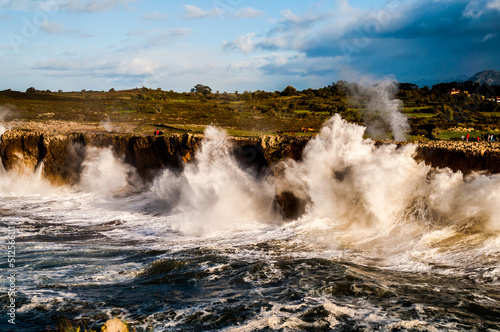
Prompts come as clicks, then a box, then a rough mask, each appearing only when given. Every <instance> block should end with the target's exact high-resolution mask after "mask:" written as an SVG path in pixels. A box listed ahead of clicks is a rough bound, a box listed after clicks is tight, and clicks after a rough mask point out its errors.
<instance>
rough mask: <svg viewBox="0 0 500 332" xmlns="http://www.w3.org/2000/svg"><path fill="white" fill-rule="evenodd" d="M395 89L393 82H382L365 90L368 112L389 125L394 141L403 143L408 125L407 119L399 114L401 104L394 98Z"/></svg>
mask: <svg viewBox="0 0 500 332" xmlns="http://www.w3.org/2000/svg"><path fill="white" fill-rule="evenodd" d="M397 89H398V88H397V85H396V83H395V82H393V81H383V82H380V83H378V84H377V85H375V86H371V87H368V88H366V93H367V95H368V96H369V102H368V110H369V111H370V112H378V113H380V114H381V116H382V118H383V119H385V121H387V122H388V123H389V125H390V127H391V131H392V134H393V136H394V139H395V140H396V141H405V140H406V133H407V132H408V131H410V125H409V123H408V119H407V118H406V117H405V116H404V115H403V114H402V113H401V109H402V108H403V102H402V101H401V100H399V99H397V98H394V96H395V95H396V93H397Z"/></svg>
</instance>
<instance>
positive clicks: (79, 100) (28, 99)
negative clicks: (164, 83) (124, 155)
mask: <svg viewBox="0 0 500 332" xmlns="http://www.w3.org/2000/svg"><path fill="white" fill-rule="evenodd" d="M252 98H254V97H249V96H248V94H247V95H246V96H243V95H242V94H238V95H236V94H220V95H216V94H212V95H207V96H202V95H200V94H196V93H177V92H173V91H168V92H167V91H161V90H152V89H130V90H123V91H112V92H92V91H86V92H61V93H50V92H36V93H22V92H16V91H10V90H6V91H0V107H2V110H4V111H5V110H8V111H7V112H4V111H2V112H1V113H2V114H0V115H3V118H4V121H13V120H22V121H36V122H41V123H44V122H45V121H53V120H59V121H71V122H75V123H77V124H81V125H85V124H92V125H94V126H96V127H97V126H99V125H100V123H101V122H102V123H104V122H106V123H109V124H110V125H112V126H113V128H115V129H114V130H115V131H123V133H134V134H135V135H151V134H152V133H153V131H154V130H162V131H163V132H164V133H166V134H167V133H187V132H189V133H195V134H202V133H203V132H204V129H205V127H206V126H209V125H212V126H216V127H219V128H222V129H225V130H227V132H228V134H229V135H232V136H258V135H263V134H276V133H284V134H290V133H293V134H295V135H313V134H314V133H315V132H318V131H319V129H320V128H321V127H322V125H323V123H324V122H325V121H326V120H327V119H328V118H329V117H330V112H329V111H324V110H328V109H331V110H336V109H338V110H339V111H340V112H342V113H341V115H342V116H344V117H345V118H346V119H348V120H349V121H354V122H356V123H360V124H363V122H364V121H370V120H375V121H382V120H383V119H382V115H381V114H372V113H370V114H367V113H366V111H364V110H363V109H361V108H360V107H361V106H362V105H361V106H356V105H351V107H349V108H347V110H346V109H345V108H344V110H342V108H341V107H340V106H345V105H348V102H347V99H346V98H345V96H343V97H336V96H333V97H332V96H326V97H318V96H314V95H309V96H307V95H305V94H300V95H298V96H287V97H283V96H279V95H278V96H276V95H275V96H274V97H273V96H267V97H265V98H261V99H258V98H256V97H255V99H252ZM292 103H293V104H292ZM361 104H363V103H361ZM408 105H410V104H407V107H404V109H403V112H404V114H405V115H406V116H407V117H408V118H409V122H410V125H411V126H412V129H415V128H418V126H421V125H425V124H427V123H429V124H431V123H432V124H436V125H437V126H438V127H439V126H440V125H442V124H443V127H444V126H446V127H449V125H450V124H449V123H444V122H442V120H441V119H439V118H437V116H436V114H434V113H426V112H425V111H427V109H428V108H429V107H430V106H420V105H418V104H417V105H415V104H411V106H408ZM318 107H321V108H318ZM290 109H294V111H290ZM313 109H322V110H323V111H313ZM422 110H423V111H422ZM470 116H471V117H473V116H474V117H475V118H474V119H468V120H467V121H472V120H474V121H475V123H478V124H481V125H483V127H484V126H486V125H488V126H491V128H497V127H499V124H498V122H500V121H499V118H500V112H492V113H481V114H480V113H476V114H473V115H470ZM460 121H463V122H465V120H460ZM382 122H383V121H382ZM100 126H101V127H97V128H102V125H100ZM122 128H123V129H122ZM302 128H311V129H313V132H306V133H303V131H302ZM479 128H481V127H479ZM99 130H101V129H96V132H99ZM82 131H83V129H82ZM102 131H103V132H104V128H102ZM440 135H441V136H439V137H440V138H447V137H448V138H456V137H457V135H458V137H460V136H461V134H455V133H446V132H442V133H440Z"/></svg>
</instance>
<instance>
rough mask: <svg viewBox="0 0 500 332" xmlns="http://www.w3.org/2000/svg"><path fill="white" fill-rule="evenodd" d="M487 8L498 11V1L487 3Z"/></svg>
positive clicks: (499, 9)
mask: <svg viewBox="0 0 500 332" xmlns="http://www.w3.org/2000/svg"><path fill="white" fill-rule="evenodd" d="M488 8H489V9H496V10H498V11H500V0H491V1H490V2H489V3H488Z"/></svg>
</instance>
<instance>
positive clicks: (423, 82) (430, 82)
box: [414, 75, 468, 88]
mask: <svg viewBox="0 0 500 332" xmlns="http://www.w3.org/2000/svg"><path fill="white" fill-rule="evenodd" d="M467 78H468V76H467V75H458V76H455V77H449V78H446V79H421V80H418V81H415V82H414V83H415V84H416V85H418V86H419V87H421V88H422V87H424V86H428V87H432V86H433V85H434V84H438V83H448V82H465V81H467Z"/></svg>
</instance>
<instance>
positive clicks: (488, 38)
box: [0, 0, 500, 92]
mask: <svg viewBox="0 0 500 332" xmlns="http://www.w3.org/2000/svg"><path fill="white" fill-rule="evenodd" d="M0 27H1V31H2V32H3V33H2V34H1V36H0V56H1V59H2V61H1V63H0V71H1V74H0V75H1V80H0V89H8V88H12V89H15V90H21V91H24V90H25V89H27V88H28V87H30V86H33V87H35V88H37V89H50V90H59V89H62V90H64V91H72V90H75V91H79V90H81V89H87V90H109V89H110V88H115V89H126V88H134V87H142V86H146V87H150V88H158V87H160V88H162V89H164V90H174V91H189V90H190V89H191V88H192V87H193V86H194V85H196V84H198V83H201V84H205V85H208V86H210V87H211V88H212V89H213V90H214V91H216V90H219V91H228V92H233V91H235V90H238V91H245V90H250V91H254V90H258V89H261V90H267V91H275V90H282V89H283V88H285V87H286V86H287V85H292V86H294V87H296V88H297V89H306V88H319V87H323V86H326V85H329V84H331V83H332V82H336V81H338V80H347V81H351V82H354V81H356V82H366V81H372V80H377V79H382V78H394V79H397V80H399V81H401V82H418V81H419V80H437V81H439V80H445V79H449V78H453V77H456V76H458V75H466V76H471V75H473V74H475V73H476V72H478V71H482V70H486V69H494V70H500V61H499V59H500V0H472V1H470V0H469V1H450V0H420V1H409V0H408V1H406V0H388V1H387V0H386V1H380V0H375V1H367V0H364V1H363V0H358V1H356V0H337V1H333V0H332V1H328V0H322V1H303V0H302V1H298V0H288V1H279V0H276V1H269V0H267V1H262V0H253V1H250V0H211V1H201V0H193V1H174V0H167V1H152V0H82V1H77V0H38V1H36V0H0Z"/></svg>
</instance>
